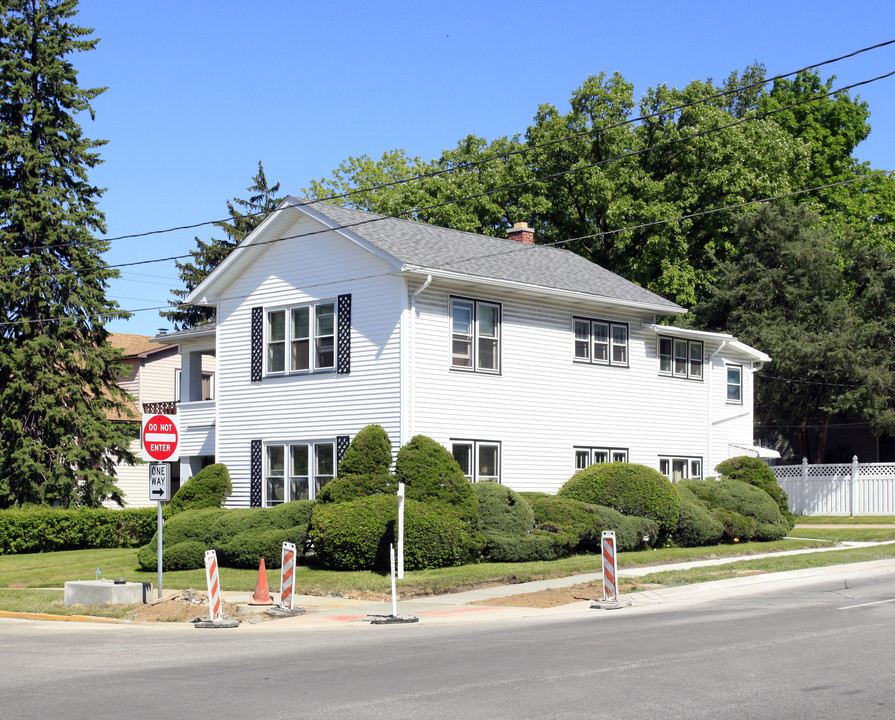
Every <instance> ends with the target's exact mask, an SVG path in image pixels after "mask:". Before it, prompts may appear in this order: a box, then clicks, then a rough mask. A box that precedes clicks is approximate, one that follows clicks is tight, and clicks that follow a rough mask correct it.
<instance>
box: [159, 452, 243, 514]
mask: <svg viewBox="0 0 895 720" xmlns="http://www.w3.org/2000/svg"><path fill="white" fill-rule="evenodd" d="M231 492H233V485H232V484H231V483H230V473H229V472H227V466H226V465H223V464H221V463H215V464H214V465H209V466H207V467H204V468H202V470H200V471H199V472H198V473H197V474H196V475H195V476H194V477H192V478H190V479H189V480H187V481H186V482H185V483H184V484H183V485H181V486H180V490H178V491H177V492H176V493H174V497H173V498H171V503H170V507H171V512H172V513H179V512H183V511H184V510H198V509H200V508H209V507H210V508H219V507H221V506H222V505H223V504H224V501H225V500H226V499H227V498H228V497H229V495H230V493H231Z"/></svg>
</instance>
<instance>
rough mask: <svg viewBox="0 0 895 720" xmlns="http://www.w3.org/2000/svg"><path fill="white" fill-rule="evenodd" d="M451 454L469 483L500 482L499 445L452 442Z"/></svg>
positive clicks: (473, 441)
mask: <svg viewBox="0 0 895 720" xmlns="http://www.w3.org/2000/svg"><path fill="white" fill-rule="evenodd" d="M451 452H452V453H453V454H454V459H455V460H456V461H457V464H458V465H460V469H461V470H462V471H463V474H464V475H465V476H466V479H467V480H469V482H496V483H499V482H500V443H499V442H489V441H486V440H452V441H451Z"/></svg>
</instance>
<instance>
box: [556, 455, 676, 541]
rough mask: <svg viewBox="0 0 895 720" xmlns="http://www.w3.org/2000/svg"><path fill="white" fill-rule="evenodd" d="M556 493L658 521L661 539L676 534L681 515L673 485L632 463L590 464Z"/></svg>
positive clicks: (662, 477) (650, 469)
mask: <svg viewBox="0 0 895 720" xmlns="http://www.w3.org/2000/svg"><path fill="white" fill-rule="evenodd" d="M557 494H558V495H559V496H560V497H566V498H571V499H573V500H581V501H582V502H586V503H591V504H592V505H605V506H607V507H610V508H614V509H615V510H618V511H619V512H620V513H622V514H624V515H636V516H639V517H645V518H649V519H651V520H655V522H656V523H657V525H658V526H659V534H660V536H661V537H662V538H665V537H668V536H669V535H670V534H671V533H672V532H673V531H674V528H675V526H676V525H677V519H678V514H679V512H680V496H679V495H678V492H677V489H676V488H675V487H674V485H672V483H671V482H670V481H669V480H668V479H667V478H666V477H665V476H663V475H661V474H659V473H658V472H657V471H656V470H653V469H652V468H649V467H646V466H645V465H636V464H633V463H596V464H594V465H591V466H590V467H587V468H585V469H584V470H579V471H578V472H577V473H575V475H573V476H572V478H571V479H569V480H568V481H566V483H565V485H563V486H562V487H561V488H560V490H559V493H557ZM610 529H611V528H610Z"/></svg>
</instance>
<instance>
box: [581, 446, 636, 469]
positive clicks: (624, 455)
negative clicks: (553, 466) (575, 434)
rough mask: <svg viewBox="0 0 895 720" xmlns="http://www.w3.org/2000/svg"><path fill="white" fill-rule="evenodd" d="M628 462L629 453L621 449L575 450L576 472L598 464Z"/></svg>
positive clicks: (592, 448) (585, 448)
mask: <svg viewBox="0 0 895 720" xmlns="http://www.w3.org/2000/svg"><path fill="white" fill-rule="evenodd" d="M608 462H628V451H627V450H622V449H620V448H605V447H602V448H594V447H576V448H575V470H584V468H586V467H590V466H591V465H594V464H596V463H608Z"/></svg>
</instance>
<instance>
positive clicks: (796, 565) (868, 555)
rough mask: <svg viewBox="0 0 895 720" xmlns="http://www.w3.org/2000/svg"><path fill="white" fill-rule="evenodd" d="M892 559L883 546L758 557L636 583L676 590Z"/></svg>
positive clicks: (893, 552)
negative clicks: (751, 576)
mask: <svg viewBox="0 0 895 720" xmlns="http://www.w3.org/2000/svg"><path fill="white" fill-rule="evenodd" d="M892 558H895V545H880V546H877V547H869V548H855V549H853V550H837V551H835V552H826V553H806V554H804V555H785V556H783V557H779V556H778V557H774V556H767V557H763V558H756V559H755V560H741V561H738V562H735V563H729V564H727V565H715V566H712V567H701V568H681V569H680V570H667V571H665V572H657V573H651V574H649V575H644V576H642V577H638V578H636V579H635V580H634V582H635V583H637V584H639V585H650V586H661V587H677V586H680V585H692V584H694V583H702V582H710V581H712V580H727V579H729V578H735V577H742V576H743V575H758V574H761V573H771V572H786V571H787V570H804V569H807V568H816V567H829V566H831V565H847V564H850V563H860V562H869V561H872V560H889V559H892Z"/></svg>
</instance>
